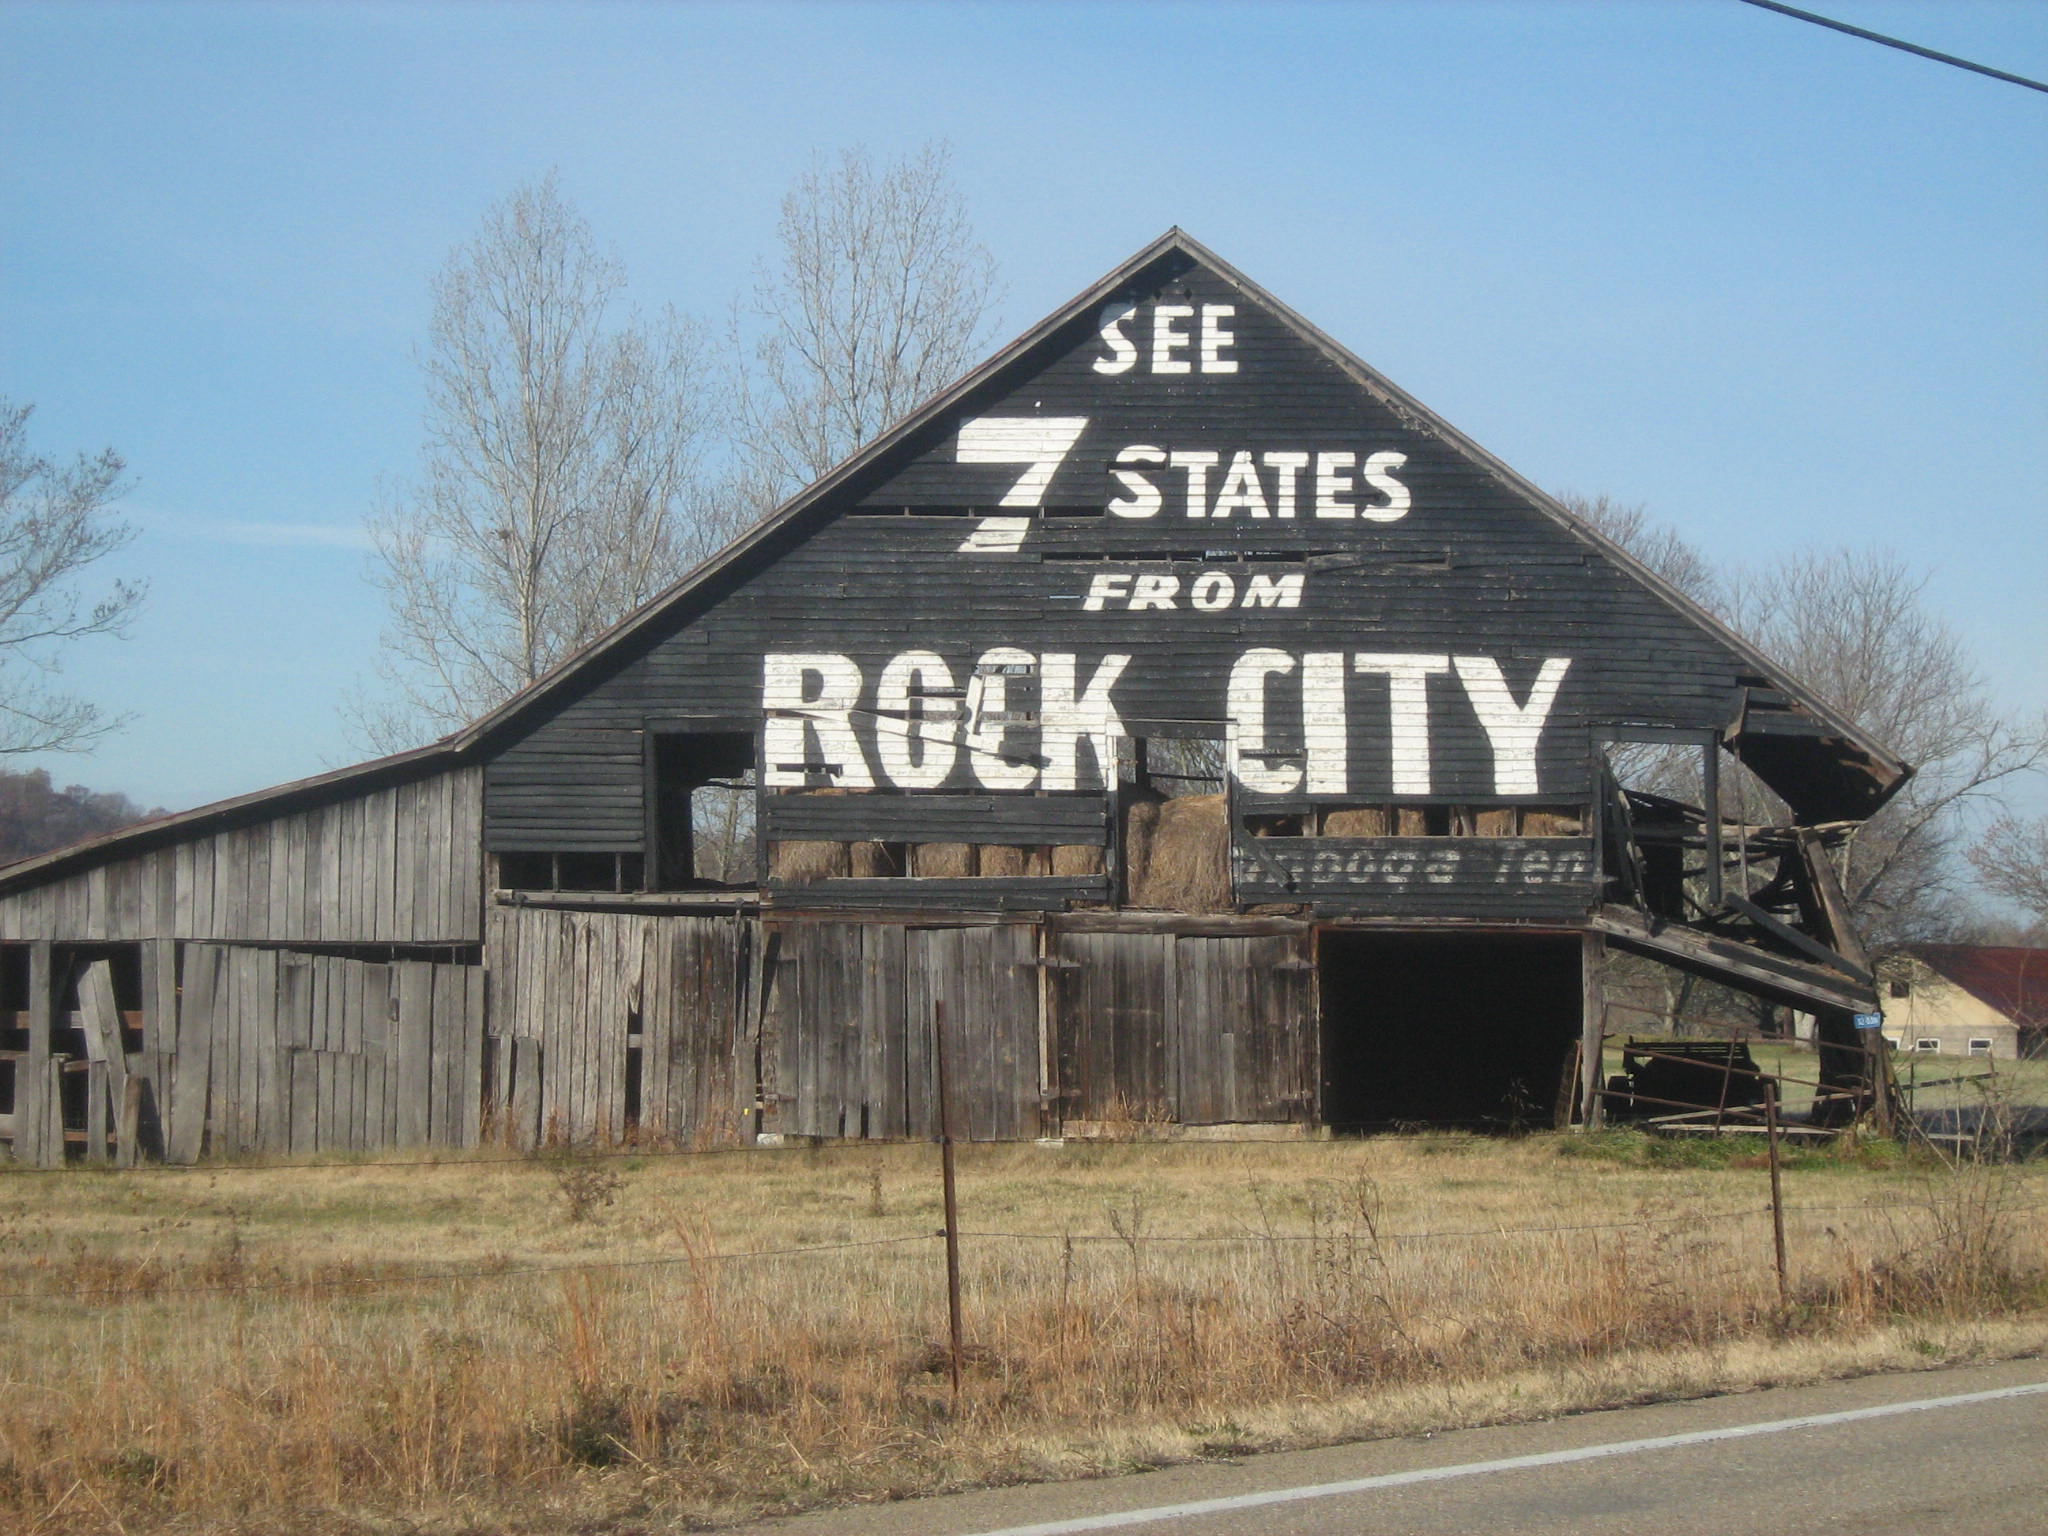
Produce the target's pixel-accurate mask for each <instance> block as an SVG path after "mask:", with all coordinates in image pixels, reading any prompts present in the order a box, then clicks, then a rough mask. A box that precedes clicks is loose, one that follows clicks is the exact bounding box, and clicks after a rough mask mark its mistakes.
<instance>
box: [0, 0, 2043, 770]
mask: <svg viewBox="0 0 2048 1536" xmlns="http://www.w3.org/2000/svg"><path fill="white" fill-rule="evenodd" d="M1810 8H1812V9H1818V10H1823V11H1825V12H1827V13H1828V14H1830V15H1834V16H1836V17H1839V18H1841V19H1843V20H1846V21H1850V22H1852V23H1855V24H1857V25H1861V26H1865V27H1869V28H1872V29H1874V30H1877V31H1882V32H1889V33H1892V34H1895V35H1901V36H1905V37H1908V38H1911V39H1913V40H1914V41H1917V42H1920V43H1922V44H1924V45H1926V46H1928V47H1932V48H1936V49H1940V50H1943V51H1946V52H1950V53H1955V54H1959V55H1961V56H1963V57H1966V58H1971V59H1976V60H1979V61H1981V62H1984V63H1987V64H1991V65H1994V66H1996V67H2000V68H2003V69H2007V70H2011V71H2013V72H2016V73H2019V74H2022V75H2028V76H2031V77H2033V78H2036V79H2041V78H2048V4H2042V3H2039V0H2009V3H2008V0H1985V3H1973V0H1939V3H1926V0H1897V3H1878V0H1811V4H1810ZM932 138H944V139H947V140H950V141H951V143H952V145H953V149H954V169H955V174H956V177H957V179H958V181H959V184H960V186H961V187H962V189H963V191H964V192H965V194H966V195H967V198H968V200H969V202H970V205H971V207H972V210H973V213H974V217H975V221H976V225H977V227H978V229H979V231H980V233H981V235H982V237H983V239H984V240H985V241H986V243H987V244H988V246H989V247H990V249H991V250H992V251H993V252H994V254H995V255H996V257H997V258H998V260H999V261H1000V263H1001V265H1002V269H1003V273H1004V276H1005V279H1006V281H1007V284H1008V291H1007V295H1006V297H1005V301H1004V305H1003V328H1004V329H1003V334H1005V335H1007V334H1010V333H1012V332H1014V331H1016V330H1020V329H1022V328H1023V327H1025V326H1026V325H1029V324H1031V323H1032V322H1033V321H1035V320H1036V319H1038V318H1039V317H1040V316H1041V315H1043V314H1044V313H1046V312H1047V311H1048V310H1050V309H1052V308H1053V307H1054V306H1055V305H1057V304H1059V303H1060V302H1061V301H1063V300H1064V299H1065V298H1067V297H1068V296H1070V295H1071V294H1072V293H1074V292H1075V291H1077V290H1078V289H1080V288H1082V287H1083V286H1085V285H1086V284H1087V283H1088V282H1089V281H1091V280H1092V279H1093V278H1095V277H1096V276H1098V275H1099V274H1100V273H1101V272H1102V271H1104V270H1106V269H1107V268H1109V267H1110V266H1112V265H1113V264H1115V263H1116V262H1118V261H1120V260H1121V259H1122V258H1124V257H1125V256H1127V255H1129V254H1130V253H1131V252H1132V251H1133V250H1135V249H1137V248H1138V247H1139V246H1141V245H1143V244H1144V243H1145V242H1146V241H1148V240H1150V239H1152V238H1153V237H1154V236H1156V235H1158V234H1159V233H1160V232H1161V231H1163V230H1164V229H1166V228H1167V227H1168V226H1169V225H1173V224H1179V225H1181V226H1182V227H1184V228H1186V229H1187V230H1188V231H1189V232H1190V233H1192V234H1194V235H1195V236H1196V237H1198V238H1199V239H1201V240H1203V241H1205V242H1206V243H1208V244H1209V245H1211V246H1213V247H1214V248H1215V249H1216V250H1217V251H1218V252H1219V253H1220V254H1222V255H1223V256H1225V257H1227V258H1228V259H1230V260H1231V261H1233V262H1235V263H1236V264H1237V265H1238V266H1240V267H1242V268H1243V269H1244V270H1245V271H1246V272H1247V273H1249V274H1250V275H1251V276H1252V277H1253V278H1255V279H1257V280H1258V281H1260V282H1261V283H1263V284H1265V285H1266V286H1267V287H1268V288H1270V289H1272V290H1273V291H1274V292H1275V293H1277V294H1278V295H1279V296H1280V297H1281V298H1282V299H1283V300H1285V301H1287V302H1288V303H1290V304H1292V305H1293V306H1294V307H1295V308H1297V309H1299V310H1300V311H1301V312H1303V313H1304V314H1306V315H1307V316H1308V317H1309V318H1310V319H1312V320H1314V321H1316V322H1317V323H1318V324H1320V325H1321V326H1322V327H1323V328H1324V329H1326V330H1327V331H1329V332H1330V333H1331V334H1332V335H1334V336H1335V337H1337V338H1338V339H1339V340H1340V341H1343V342H1344V343H1346V344H1347V345H1349V346H1350V347H1351V348H1352V349H1353V350H1355V351H1356V352H1358V353H1359V354H1360V355H1361V356H1362V357H1364V358H1365V359H1366V360H1367V361H1368V362H1370V363H1372V364H1373V365H1374V366H1376V367H1378V368H1379V369H1381V370H1382V371H1383V372H1385V373H1387V374H1388V375H1390V376H1391V377H1392V378H1394V379H1395V380H1396V381H1398V382H1399V383H1400V384H1402V385H1403V386H1404V387H1405V388H1407V389H1408V390H1410V391H1411V392H1413V393H1414V394H1416V395H1417V396H1418V397H1420V398H1421V399H1422V400H1424V401H1425V402H1427V403H1428V404H1429V405H1431V406H1432V407H1434V408H1435V409H1437V410H1438V411H1440V412H1441V413H1443V414H1444V415H1445V416H1446V417H1448V418H1449V419H1450V420H1451V421H1452V422H1454V423H1455V424H1457V425H1458V426H1459V427H1460V428H1462V429H1463V430H1464V431H1466V432H1467V433H1469V434H1470V435H1471V436H1473V437H1474V438H1476V439H1477V440H1478V441H1479V442H1481V443H1483V444H1484V445H1485V446H1486V447H1488V448H1489V449H1491V450H1492V451H1494V452H1495V453H1497V454H1499V455H1501V456H1502V457H1503V458H1505V459H1506V460H1507V461H1508V462H1509V463H1511V464H1513V465H1515V466H1516V467H1517V468H1518V469H1521V470H1522V471H1523V472H1525V473H1526V474H1528V475H1530V476H1531V477H1532V478H1534V479H1535V480H1537V481H1538V482H1539V483H1541V484H1543V485H1546V486H1548V487H1549V488H1551V489H1553V490H1559V491H1582V492H1587V493H1595V492H1604V493H1606V494H1609V495H1612V496H1615V497H1617V498H1619V499H1622V500H1624V501H1642V502H1647V503H1648V504H1650V506H1651V507H1652V508H1653V510H1654V511H1655V512H1656V513H1658V514H1659V515H1660V516H1662V517H1664V518H1665V519H1667V520H1668V521H1670V522H1673V523H1675V524H1676V525H1677V526H1679V527H1680V528H1681V529H1682V530H1683V531H1684V533H1685V534H1686V535H1687V536H1688V537H1689V538H1691V539H1693V540H1694V541H1695V542H1696V543H1698V544H1700V545H1702V546H1703V547H1705V548H1706V549H1707V550H1709V551H1710V552H1711V553H1713V554H1715V555H1716V556H1718V557H1720V558H1723V559H1735V558H1741V557H1750V558H1756V559H1769V558H1771V557H1775V556H1783V555H1786V554H1789V553H1791V552H1793V551H1795V550H1797V549H1799V548H1801V547H1804V546H1807V545H1816V544H1818V545H1841V544H1852V545H1859V546H1869V545H1876V546H1882V547H1885V548H1889V549H1892V550H1895V551H1897V552H1898V553H1899V554H1901V555H1902V556H1904V557H1905V558H1907V559H1908V560H1910V561H1911V562H1913V563H1914V564H1915V565H1916V566H1921V567H1924V568H1925V569H1926V570H1927V571H1928V572H1929V594H1930V599H1931V601H1932V603H1933V605H1934V606H1935V607H1936V609H1937V610H1938V611H1939V612H1941V613H1942V614H1943V615H1945V616H1946V617H1947V618H1948V619H1949V620H1950V622H1952V623H1953V624H1954V625H1955V626H1956V628H1957V629H1958V630H1959V631H1960V632H1961V633H1962V634H1963V635H1964V637H1965V638H1966V640H1967V641H1968V643H1969V644H1970V646H1971V647H1972V649H1973V650H1974V652H1975V654H1976V656H1977V658H1978V659H1979V661H1980V663H1981V665H1982V666H1983V668H1984V671H1985V672H1986V674H1987V676H1988V677H1989V678H1990V679H1991V682H1992V684H1993V686H1994V688H1995V690H1996V692H1997V695H1998V697H1999V698H2000V699H2001V700H2002V701H2004V702H2005V703H2006V704H2007V705H2008V706H2009V707H2010V708H2012V709H2013V710H2014V711H2015V712H2017V711H2020V710H2023V709H2024V710H2032V709H2039V708H2041V707H2042V706H2043V705H2044V704H2048V668H2044V665H2043V663H2044V660H2048V615H2044V610H2048V603H2044V601H2043V597H2044V593H2048V536H2044V532H2043V529H2044V518H2043V513H2044V505H2043V504H2044V499H2048V497H2044V487H2048V265H2044V253H2048V97H2044V96H2043V95H2042V94H2040V93H2037V92H2031V91H2027V90H2024V89H2021V88H2019V87H2016V86H2012V85H2007V84H2002V83H1999V82H1996V81H1992V80H1988V79H1985V78H1982V77H1980V76H1975V75H1971V74H1967V73H1964V72H1962V71H1960V70H1955V69H1951V68H1947V67H1944V66H1941V65H1938V64H1933V63H1929V62H1927V61H1924V60H1920V59H1916V58H1913V57H1910V56H1908V55H1905V54H1902V53H1899V52H1896V51H1893V50H1890V49H1884V48H1879V47H1876V46H1874V45H1872V44H1869V43H1864V42H1859V41H1856V40H1854V39H1851V38H1847V37H1843V36H1841V35H1839V34H1835V33H1831V32H1827V31H1823V30H1821V29H1819V28H1816V27H1812V26H1808V25H1805V24H1802V23H1799V22H1796V21H1792V20H1788V19H1786V18H1783V17H1780V16H1775V15H1772V14H1770V13H1768V12H1765V11H1761V10H1758V9H1756V8H1754V7H1751V6H1748V5H1743V4H1739V3H1737V0H1514V3H1507V0H1434V3H1419V0H1417V3H1406V0H1382V3H1364V4H1344V3H1337V0H1327V3H1317V4H1297V5H1288V4H1281V3H1275V0H1266V3H1262V4H1258V5H1254V6H1240V5H1227V4H1203V5H1163V4H1161V5H1117V4H1086V5H1059V4H947V5H935V4H903V3H897V4H870V5H863V4H852V3H843V4H825V5H800V4H775V3H762V4H754V5H748V6H725V5H712V4H675V5H650V4H628V3H611V4H581V5H523V6H522V5H491V6H485V5H482V4H455V3H446V4H415V5H406V6H384V5H366V4H357V5H338V4H334V5H329V4H310V3H308V4H290V5H287V4H270V5H205V4H179V5H147V6H128V5H113V4H91V3H73V4H61V5H43V4H26V3H21V0H12V3H8V4H5V5H0V393H4V394H7V395H11V396H12V397H13V398H15V399H17V400H26V401H33V402H35V403H36V404H37V406H38V412H37V416H36V419H35V441H36V443H37V445H38V446H39V447H41V448H42V449H43V450H44V451H46V452H60V453H66V454H68V453H70V452H72V451H75V450H78V449H97V448H99V447H101V446H104V445H108V444H111V445H114V446H117V447H118V448H119V449H120V450H121V451H122V452H123V453H124V454H125V455H126V456H127V458H128V460H129V462H130V465H131V468H132V471H133V475H134V479H135V489H134V491H133V493H132V495H131V496H130V498H129V500H128V503H127V510H128V512H129V514H130V515H131V516H132V518H133V519H134V520H135V521H136V522H137V523H138V524H139V525H140V526H141V527H142V528H143V530H144V532H143V536H142V537H141V539H140V540H139V541H138V542H137V543H136V544H135V545H134V546H132V547H131V548H130V549H129V550H128V551H126V552H125V553H124V554H123V555H122V556H121V557H120V560H119V567H120V569H121V570H122V571H123V572H125V573H129V574H135V575H141V576H146V577H147V578H149V580H150V581H151V582H152V584H153V591H152V595H151V599H150V603H149V606H148V609H147V611H146V612H145V614H144V615H143V617H142V619H141V620H140V622H139V623H138V624H137V625H136V628H135V635H134V638H133V639H132V640H130V641H128V642H126V643H120V642H96V643H94V644H92V645H90V646H87V647H83V648H80V649H79V650H78V651H76V652H75V653H74V654H73V656H72V658H71V660H70V661H69V663H68V665H67V669H66V674H65V681H66V683H67V685H68V686H70V687H72V688H74V689H76V690H78V691H81V692H84V693H86V694H88V695H90V696H92V697H94V698H96V699H99V700H101V701H103V702H104V703H106V704H107V705H109V706H110V707H112V708H115V709H118V710H122V711H126V712H129V713H131V714H132V715H133V719H132V721H131V722H130V723H129V725H128V726H127V727H126V728H125V729H124V730H123V731H122V732H121V733H119V734H118V735H116V736H114V737H112V738H110V739H109V740H107V741H105V742H104V743H103V744H102V745H101V746H100V747H99V748H98V749H97V750H96V751H95V752H94V753H93V754H92V755H91V756H89V757H64V758H56V759H52V760H49V761H48V764H47V765H48V766H49V767H50V768H51V771H52V773H53V774H54V775H55V776H56V777H58V779H59V780H60V782H71V781H74V780H76V781H83V782H86V783H90V784H92V785H93V786H95V787H97V788H105V789H118V790H122V791H125V792H127V793H129V794H131V795H133V796H135V797H136V798H138V799H140V800H143V801H144V802H146V803H155V804H163V805H166V806H170V807H180V806H185V805H190V804H195V803H198V802H201V801H205V800H209V799H214V798H218V797H220V796H224V795H228V794H234V793H238V792H241V791H245V790H250V789H255V788H259V787H261V786H263V785H265V784H269V783H273V782H276V781H279V780H282V779H287V778H293V777H297V776H300V775H303V774H307V773H313V772H317V771H320V770H321V769H323V768H326V767H330V766H336V765H339V764H341V763H344V762H348V761H351V760H353V759H354V758H355V757H356V756H358V755H360V754H359V753H358V752H357V750H356V748H355V746H354V745H353V744H352V742H351V741H350V739H349V736H348V734H347V732H346V729H345V727H344V724H343V720H342V712H341V706H342V703H343V700H344V698H345V697H346V696H347V694H348V693H349V692H350V690H351V689H352V688H354V687H356V686H357V685H358V684H359V683H361V682H363V681H364V680H366V679H367V678H368V677H369V674H370V670H371V666H372V664H373V661H374V657H375V651H376V645H377V632H378V627H379V622H380V606H379V599H378V596H377V594H376V593H375V592H374V591H373V590H372V589H371V588H370V587H369V586H368V585H367V583H366V582H365V580H364V570H365V564H366V544H365V541H364V539H363V536H362V531H361V527H362V519H363V517H364V515H365V514H366V513H367V512H368V511H370V510H371V508H372V507H373V505H374V503H375V500H376V497H377V494H378V486H379V483H380V481H385V482H388V481H390V480H393V479H395V478H400V477H403V476H405V475H406V474H407V473H409V472H410V471H411V469H412V467H413V465H414V464H415V462H416V459H417V454H418V448H419V441H420V409H421V390H420V383H419V375H418V368H417V360H416V347H417V346H418V344H419V341H420V339H421V337H422V336H423V334H424V331H425V327H426V321H427V314H428V292H427V290H428V281H429V279H430V277H431V276H432V274H433V273H434V271H435V270H436V269H437V268H438V267H439V266H440V265H441V263H442V262H443V260H444V259H445V258H446V256H447V253H448V251H449V249H450V248H451V247H452V246H453V245H455V244H457V243H458V242H460V241H462V240H464V239H465V238H467V237H468V235H469V234H470V233H471V231H472V230H473V228H474V227H475V225H476V223H477V221H478V219H479V217H480V215H481V214H482V212H483V210H484V209H485V208H486V207H487V206H488V205H489V204H490V203H492V202H493V201H495V200H496V199H498V198H500V197H502V196H504V195H505V193H507V192H508V191H510V190H511V189H512V188H513V187H514V186H515V185H517V184H518V183H520V182H521V181H524V180H528V179H531V178H534V177H537V176H539V175H541V174H543V173H545V172H546V171H547V170H549V169H550V168H554V169H557V170H558V171H559V174H560V178H561V184H562V188H563V191H564V192H565V193H566V194H567V195H568V196H569V197H570V198H571V199H572V200H573V201H574V202H575V203H576V204H577V205H578V206H579V207H580V208H581V210H582V211H583V213H584V214H585V216H586V217H587V218H588V219H589V221H590V223H591V224H592V225H593V227H594V228H595V229H596V231H597V232H598V234H599V236H600V237H601V238H602V239H603V240H605V241H607V242H609V243H611V244H612V245H614V246H615V247H616V248H617V250H618V252H619V254H620V255H621V257H622V258H623V259H624V261H625V263H626V265H627V267H628V269H629V270H630V272H631V274H632V279H633V285H632V290H631V292H632V295H633V296H634V298H635V299H636V301H637V302H639V303H640V304H642V305H644V306H647V307H650V308H652V307H658V306H660V305H663V304H670V303H672V304H675V305H676V306H677V307H678V308H681V309H684V310H687V311H693V312H696V313H698V314H700V315H703V316H706V317H707V318H716V317H717V316H718V315H720V314H721V313H722V312H723V310H724V308H725V306H726V304H727V303H728V301H729V300H730V298H731V296H732V295H733V294H734V293H735V292H736V291H737V290H738V289H739V288H740V287H741V285H742V284H743V283H744V282H745V281H746V279H747V276H748V272H749V270H750V267H751V264H752V263H753V261H754V260H755V259H756V258H758V257H761V256H764V255H766V254H768V253H769V251H770V243H771V238H772V234H773V229H774V222H775V216H776V208H777V202H778V200H779V198H780V196H781V193H782V191H783V189H784V188H785V187H786V186H787V185H788V183H789V181H790V179H791V178H792V176H793V175H794V174H795V173H796V172H797V171H798V170H799V169H800V168H801V166H802V165H803V163H804V162H805V160H806V159H807V157H809V156H810V155H811V154H812V153H813V152H815V151H819V150H823V151H826V152H828V153H829V152H834V151H836V150H837V149H838V148H840V147H841V146H844V145H848V144H852V143H856V142H859V143H864V144H866V145H867V146H868V147H869V148H870V149H871V150H873V151H874V152H875V153H876V154H877V155H880V156H893V155H895V154H897V153H900V152H903V151H907V150H912V149H914V148H915V147H916V146H918V145H920V144H921V143H923V142H924V141H926V140H928V139H932Z"/></svg>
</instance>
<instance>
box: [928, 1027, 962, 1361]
mask: <svg viewBox="0 0 2048 1536" xmlns="http://www.w3.org/2000/svg"><path fill="white" fill-rule="evenodd" d="M932 1052H933V1060H934V1061H935V1063H936V1065H937V1069H938V1079H939V1083H938V1087H939V1178H940V1182H941V1185H942V1187H943V1190H944V1194H945V1207H946V1337H947V1342H948V1345H949V1349H948V1355H949V1360H950V1364H951V1367H952V1376H953V1396H954V1397H955V1398H956V1399H957V1398H958V1397H959V1396H960V1355H961V1349H962V1345H961V1325H960V1202H959V1194H958V1191H957V1189H956V1187H955V1183H954V1174H953V1111H952V1098H953V1095H952V1093H951V1091H950V1090H951V1088H952V1084H951V1083H950V1082H949V1081H948V1080H947V1077H946V1005H945V1004H944V1003H942V1002H934V1003H933V1004H932Z"/></svg>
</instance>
